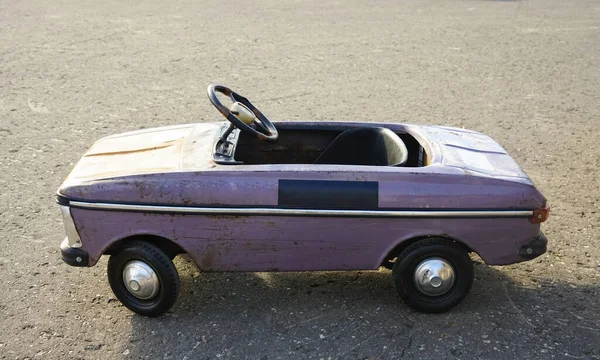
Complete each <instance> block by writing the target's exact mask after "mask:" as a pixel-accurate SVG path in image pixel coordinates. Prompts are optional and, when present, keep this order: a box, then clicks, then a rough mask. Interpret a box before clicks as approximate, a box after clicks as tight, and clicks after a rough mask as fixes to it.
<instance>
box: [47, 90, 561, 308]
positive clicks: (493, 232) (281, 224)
mask: <svg viewBox="0 0 600 360" xmlns="http://www.w3.org/2000/svg"><path fill="white" fill-rule="evenodd" d="M217 93H221V96H220V97H221V98H227V97H229V98H230V99H231V101H232V102H233V104H232V105H231V106H230V107H226V106H224V105H223V104H221V102H220V100H219V97H218V96H217ZM208 97H209V99H210V101H211V102H212V103H213V105H214V106H215V107H216V108H217V109H218V110H219V111H220V112H221V114H222V115H223V116H225V117H226V118H227V120H229V123H199V124H188V125H181V126H169V127H163V128H156V129H146V130H140V131H134V132H129V133H125V134H120V135H114V136H109V137H106V138H103V139H100V140H98V141H97V142H96V143H95V144H94V145H93V146H92V147H91V148H90V149H89V151H88V152H87V153H86V154H85V155H84V156H83V157H82V158H81V159H80V160H79V162H78V163H77V165H76V166H75V168H74V169H73V171H72V172H71V174H70V175H69V176H68V178H67V179H66V180H65V182H64V183H63V185H62V186H61V187H60V189H59V190H58V203H59V204H60V208H61V210H62V214H63V218H64V224H65V228H66V233H67V238H66V239H65V240H64V241H63V243H62V244H61V253H62V258H63V260H64V261H65V262H66V263H67V264H69V265H73V266H93V265H95V264H96V263H97V262H98V259H100V257H101V256H102V255H110V259H109V262H108V280H109V283H110V285H111V288H112V290H113V291H114V294H115V296H116V297H117V298H118V299H119V300H120V301H121V302H122V303H123V304H124V305H125V306H126V307H128V308H129V309H131V310H132V311H134V312H136V313H139V314H142V315H147V316H156V315H159V314H162V313H164V312H166V311H167V310H169V309H170V308H171V306H172V305H173V304H174V303H175V301H176V298H177V296H178V292H179V276H178V274H177V270H176V269H175V267H174V265H173V263H172V259H173V258H174V257H175V256H176V255H178V254H184V253H185V254H188V255H189V256H190V257H191V258H192V259H193V260H194V261H195V262H196V264H197V265H198V268H199V269H200V271H247V272H260V271H317V270H368V269H371V270H375V269H378V268H379V267H380V266H384V267H387V268H390V269H392V277H393V281H394V283H395V285H396V287H397V289H398V291H399V293H400V297H401V298H402V299H403V300H404V302H405V303H406V304H408V305H409V306H411V307H412V308H414V309H417V310H419V311H425V312H442V311H446V310H449V309H450V308H452V307H454V306H456V305H457V304H458V303H460V302H461V301H462V300H463V299H464V298H465V296H466V295H467V293H468V292H469V290H470V288H471V284H472V282H473V265H472V261H471V259H470V257H469V253H472V252H474V253H477V254H478V255H479V256H480V257H481V258H482V259H483V260H484V261H485V262H486V263H487V264H491V265H505V264H513V263H517V262H521V261H526V260H530V259H533V258H535V257H537V256H539V255H541V254H543V253H544V252H545V251H546V245H547V240H546V237H545V236H544V235H543V234H542V232H541V231H540V223H542V222H544V221H545V220H546V219H547V218H548V214H549V210H548V207H547V206H546V199H545V198H544V196H542V194H541V193H540V192H539V191H538V190H537V189H536V187H535V186H534V184H533V183H532V181H531V180H530V179H529V177H528V176H527V175H526V174H525V173H524V172H523V171H522V170H521V168H520V167H519V166H518V165H517V163H516V162H515V161H514V160H513V159H512V158H511V157H510V156H509V155H508V154H507V153H506V151H505V150H504V149H503V148H502V147H501V146H500V145H498V144H497V143H496V142H494V141H493V140H492V139H491V138H489V137H487V136H485V135H482V134H480V133H477V132H473V131H468V130H463V129H454V128H447V127H437V126H417V125H406V124H392V123H389V124H388V123H379V124H378V123H350V122H323V121H320V122H309V121H300V122H277V123H271V122H270V121H269V120H268V119H267V118H266V117H265V116H264V115H263V114H262V113H261V112H260V111H259V110H258V109H257V108H255V107H254V106H253V105H252V104H251V103H250V102H249V101H248V100H247V99H246V98H244V97H242V96H240V95H239V94H236V93H235V92H233V91H231V90H230V89H228V88H226V87H223V86H218V85H211V86H209V87H208Z"/></svg>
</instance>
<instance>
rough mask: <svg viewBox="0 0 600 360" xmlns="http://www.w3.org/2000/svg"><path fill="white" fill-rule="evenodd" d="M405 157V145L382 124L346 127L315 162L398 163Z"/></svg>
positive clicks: (338, 163) (380, 164) (353, 163)
mask: <svg viewBox="0 0 600 360" xmlns="http://www.w3.org/2000/svg"><path fill="white" fill-rule="evenodd" d="M407 159H408V150H407V149H406V145H404V142H403V141H402V139H400V137H399V136H398V135H396V133H394V132H393V131H392V130H390V129H387V128H382V127H375V128H358V129H350V130H346V131H344V132H343V133H341V134H340V135H338V137H336V138H335V139H334V140H333V141H332V142H331V144H329V146H328V147H327V148H326V149H325V151H323V153H321V155H319V157H318V158H317V160H316V161H315V162H314V163H315V164H334V165H376V166H399V165H404V163H406V160H407Z"/></svg>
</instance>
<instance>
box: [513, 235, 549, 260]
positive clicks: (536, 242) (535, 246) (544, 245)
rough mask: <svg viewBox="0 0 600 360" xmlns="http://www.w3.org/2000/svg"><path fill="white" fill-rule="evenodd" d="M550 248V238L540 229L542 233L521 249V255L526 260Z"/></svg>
mask: <svg viewBox="0 0 600 360" xmlns="http://www.w3.org/2000/svg"><path fill="white" fill-rule="evenodd" d="M546 250H548V238H546V235H544V233H543V232H541V231H540V235H539V236H537V237H535V238H533V239H531V240H529V241H528V242H526V243H525V244H523V245H522V246H521V248H520V249H519V256H520V257H521V258H523V259H525V260H531V259H535V258H536V257H538V256H540V255H542V254H544V253H545V252H546Z"/></svg>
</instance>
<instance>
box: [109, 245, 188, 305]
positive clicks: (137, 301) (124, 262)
mask: <svg viewBox="0 0 600 360" xmlns="http://www.w3.org/2000/svg"><path fill="white" fill-rule="evenodd" d="M107 272H108V281H109V283H110V287H111V288H112V291H113V293H114V294H115V296H116V297H117V299H119V301H121V303H122V304H123V305H124V306H125V307H127V308H128V309H130V310H131V311H134V312H136V313H138V314H140V315H144V316H158V315H161V314H163V313H165V312H167V311H168V310H169V309H170V308H171V307H172V306H173V304H175V301H176V300H177V296H178V294H179V274H178V273H177V269H176V268H175V265H173V262H172V261H171V259H170V256H169V255H167V254H165V252H163V251H162V250H160V249H159V248H158V247H156V246H154V245H152V244H150V243H147V242H144V241H134V242H132V243H130V244H127V245H126V246H125V247H124V248H123V249H122V250H121V251H120V252H119V253H118V254H115V255H112V256H111V257H110V259H109V260H108V269H107Z"/></svg>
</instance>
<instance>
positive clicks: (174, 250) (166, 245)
mask: <svg viewBox="0 0 600 360" xmlns="http://www.w3.org/2000/svg"><path fill="white" fill-rule="evenodd" d="M132 241H145V242H148V243H150V244H152V245H154V246H156V247H158V248H159V249H161V250H162V251H164V252H165V254H167V255H168V256H169V257H170V258H171V259H173V258H174V257H175V256H177V255H179V254H185V253H186V251H185V249H183V248H182V247H181V246H180V245H179V244H177V243H175V242H174V241H173V240H171V239H168V238H166V237H163V236H159V235H153V234H137V235H131V236H126V237H124V238H122V239H119V240H116V241H113V242H112V243H111V244H110V245H109V246H108V247H106V248H105V249H104V250H103V251H102V255H114V254H117V253H118V252H119V251H120V250H121V249H123V248H124V247H125V246H127V244H128V243H130V242H132Z"/></svg>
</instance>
